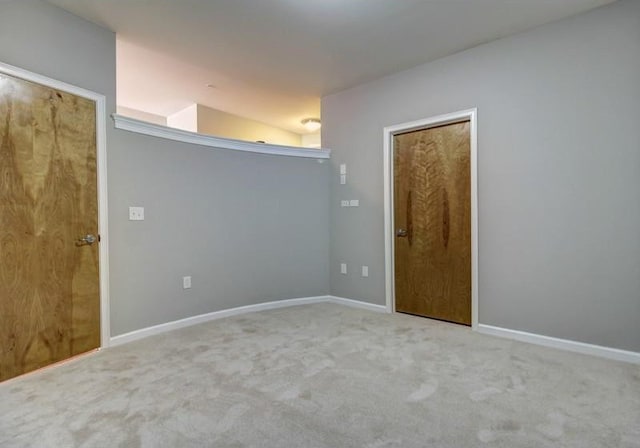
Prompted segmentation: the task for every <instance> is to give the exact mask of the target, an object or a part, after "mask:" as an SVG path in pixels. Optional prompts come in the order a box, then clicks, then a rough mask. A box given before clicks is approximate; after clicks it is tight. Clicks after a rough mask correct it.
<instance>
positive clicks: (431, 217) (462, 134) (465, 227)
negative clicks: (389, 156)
mask: <svg viewBox="0 0 640 448" xmlns="http://www.w3.org/2000/svg"><path fill="white" fill-rule="evenodd" d="M393 149H394V160H393V162H394V225H395V230H396V238H395V254H394V256H395V260H394V261H395V297H396V311H399V312H403V313H409V314H416V315H420V316H425V317H432V318H435V319H441V320H446V321H450V322H456V323H461V324H465V325H471V181H470V178H471V171H470V168H471V167H470V133H469V121H465V122H461V123H454V124H448V125H445V126H438V127H434V128H429V129H423V130H418V131H412V132H407V133H404V134H399V135H395V136H394V142H393Z"/></svg>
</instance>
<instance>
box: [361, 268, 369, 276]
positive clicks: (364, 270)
mask: <svg viewBox="0 0 640 448" xmlns="http://www.w3.org/2000/svg"><path fill="white" fill-rule="evenodd" d="M362 276H363V277H369V266H362Z"/></svg>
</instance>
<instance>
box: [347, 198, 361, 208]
mask: <svg viewBox="0 0 640 448" xmlns="http://www.w3.org/2000/svg"><path fill="white" fill-rule="evenodd" d="M349 207H360V200H359V199H351V201H349Z"/></svg>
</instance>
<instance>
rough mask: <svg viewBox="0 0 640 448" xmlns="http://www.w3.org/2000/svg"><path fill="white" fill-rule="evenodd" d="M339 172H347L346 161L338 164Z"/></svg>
mask: <svg viewBox="0 0 640 448" xmlns="http://www.w3.org/2000/svg"><path fill="white" fill-rule="evenodd" d="M340 174H347V164H346V163H341V164H340Z"/></svg>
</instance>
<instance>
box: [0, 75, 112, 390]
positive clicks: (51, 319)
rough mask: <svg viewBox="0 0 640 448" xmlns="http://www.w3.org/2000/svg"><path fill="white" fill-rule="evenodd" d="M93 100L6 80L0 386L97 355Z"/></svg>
mask: <svg viewBox="0 0 640 448" xmlns="http://www.w3.org/2000/svg"><path fill="white" fill-rule="evenodd" d="M97 232H98V206H97V178H96V105H95V102H93V101H91V100H88V99H85V98H81V97H78V96H75V95H72V94H69V93H66V92H62V91H58V90H55V89H52V88H49V87H46V86H42V85H39V84H35V83H31V82H27V81H24V80H21V79H17V78H14V77H11V76H6V75H3V74H0V381H2V380H6V379H8V378H12V377H14V376H17V375H20V374H23V373H26V372H29V371H32V370H35V369H38V368H40V367H43V366H46V365H49V364H52V363H55V362H58V361H61V360H64V359H67V358H70V357H72V356H75V355H77V354H80V353H84V352H87V351H90V350H92V349H95V348H97V347H99V345H100V297H99V279H98V272H99V270H98V243H97V241H96V242H95V243H94V244H92V245H90V244H88V243H86V242H80V241H78V240H79V238H81V237H83V236H85V235H89V234H90V235H94V236H96V237H97V235H98V233H97Z"/></svg>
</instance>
